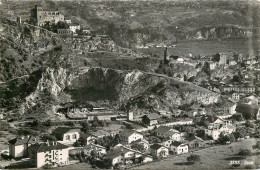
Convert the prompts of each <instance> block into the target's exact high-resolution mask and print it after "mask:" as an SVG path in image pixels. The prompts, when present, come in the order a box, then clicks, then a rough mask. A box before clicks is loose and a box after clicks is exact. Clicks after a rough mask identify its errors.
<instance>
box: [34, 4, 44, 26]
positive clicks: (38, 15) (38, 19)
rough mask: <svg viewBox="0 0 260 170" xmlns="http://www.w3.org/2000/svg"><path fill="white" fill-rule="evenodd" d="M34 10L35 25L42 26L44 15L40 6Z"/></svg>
mask: <svg viewBox="0 0 260 170" xmlns="http://www.w3.org/2000/svg"><path fill="white" fill-rule="evenodd" d="M35 10H36V23H37V25H38V26H42V25H43V24H44V13H43V8H42V5H38V4H36V5H35Z"/></svg>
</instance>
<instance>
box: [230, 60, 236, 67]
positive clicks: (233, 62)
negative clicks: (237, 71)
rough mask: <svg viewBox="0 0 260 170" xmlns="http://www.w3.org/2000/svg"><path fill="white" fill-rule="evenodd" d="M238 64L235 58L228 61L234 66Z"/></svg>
mask: <svg viewBox="0 0 260 170" xmlns="http://www.w3.org/2000/svg"><path fill="white" fill-rule="evenodd" d="M236 64H237V62H236V61H235V60H234V59H232V60H229V61H228V65H230V66H234V65H236Z"/></svg>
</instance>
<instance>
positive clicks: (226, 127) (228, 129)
mask: <svg viewBox="0 0 260 170" xmlns="http://www.w3.org/2000/svg"><path fill="white" fill-rule="evenodd" d="M235 130H236V128H235V127H234V126H232V125H230V124H218V125H215V126H214V127H213V128H208V129H205V134H207V135H208V136H211V137H212V138H213V140H218V138H219V135H220V133H221V132H222V133H223V134H224V135H227V134H231V133H233V132H235Z"/></svg>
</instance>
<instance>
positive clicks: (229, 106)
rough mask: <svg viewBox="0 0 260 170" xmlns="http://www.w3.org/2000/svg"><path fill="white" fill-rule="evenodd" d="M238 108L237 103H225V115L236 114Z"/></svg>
mask: <svg viewBox="0 0 260 170" xmlns="http://www.w3.org/2000/svg"><path fill="white" fill-rule="evenodd" d="M236 107H237V104H236V103H232V102H225V103H224V105H223V110H224V114H231V115H233V114H236Z"/></svg>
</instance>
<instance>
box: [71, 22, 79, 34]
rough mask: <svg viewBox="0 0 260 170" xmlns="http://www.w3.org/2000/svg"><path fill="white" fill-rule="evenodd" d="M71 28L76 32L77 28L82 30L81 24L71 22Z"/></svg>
mask: <svg viewBox="0 0 260 170" xmlns="http://www.w3.org/2000/svg"><path fill="white" fill-rule="evenodd" d="M69 29H70V31H71V32H73V33H76V31H77V30H80V25H79V24H69Z"/></svg>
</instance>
